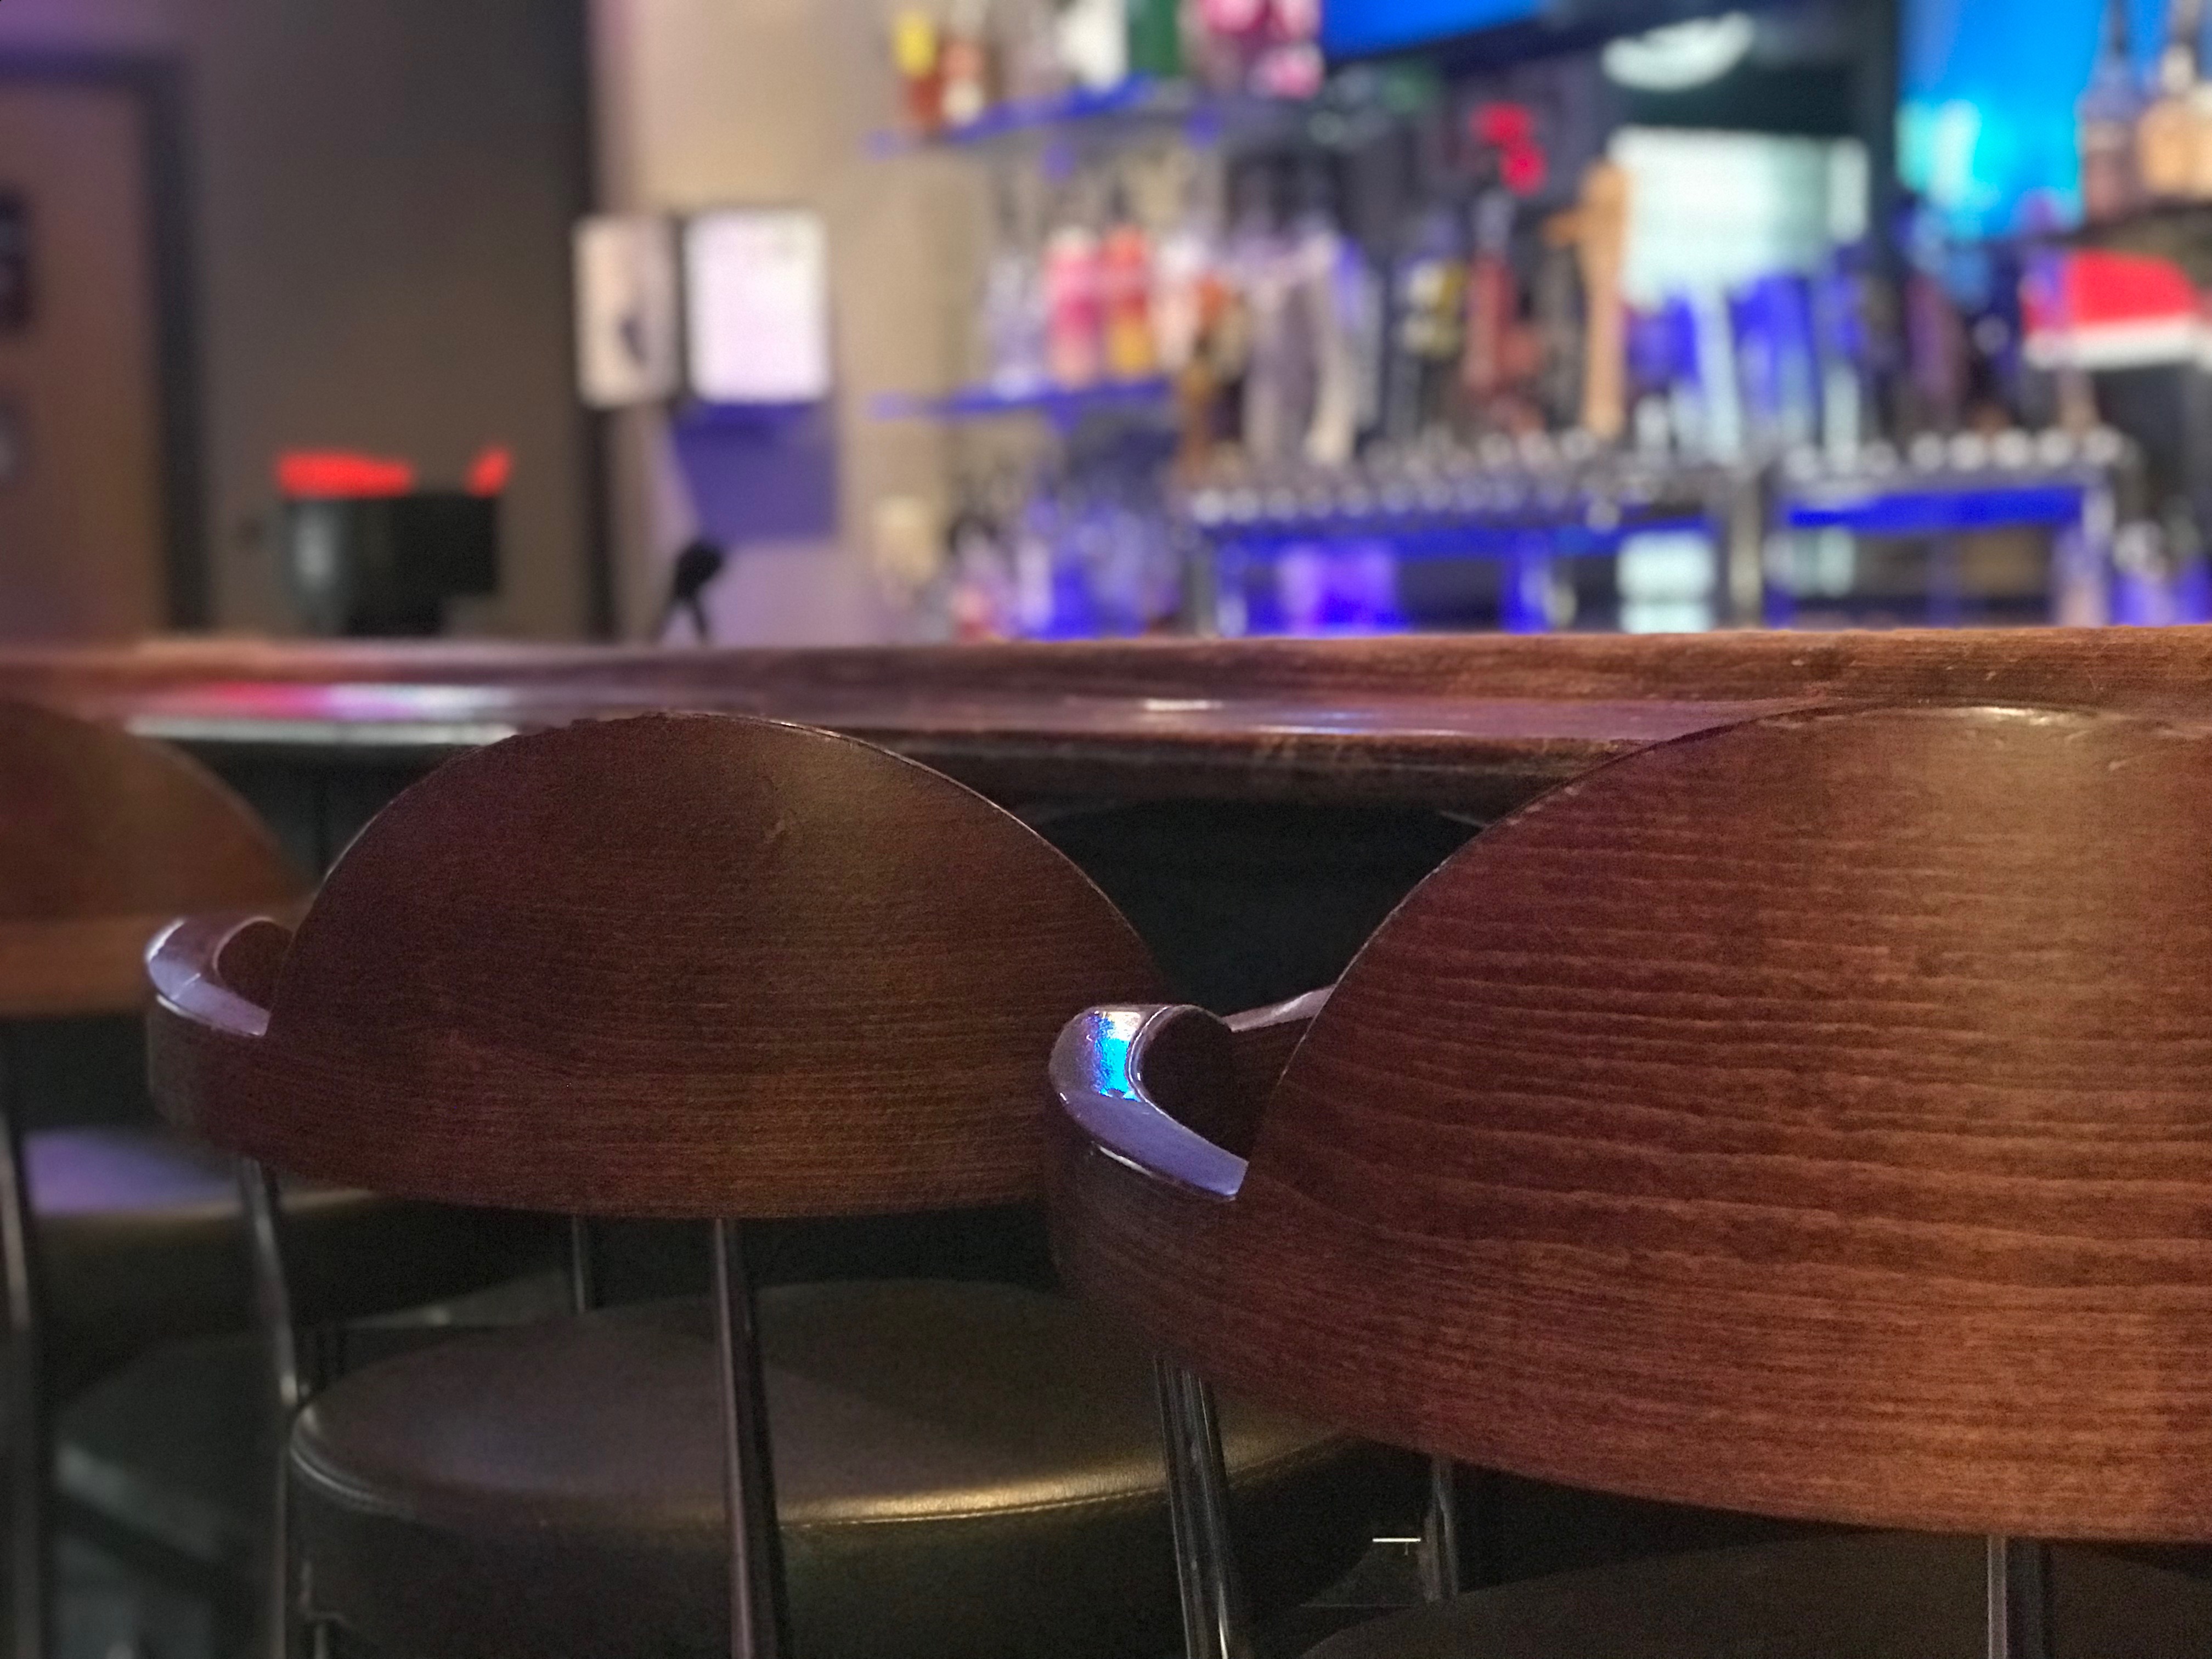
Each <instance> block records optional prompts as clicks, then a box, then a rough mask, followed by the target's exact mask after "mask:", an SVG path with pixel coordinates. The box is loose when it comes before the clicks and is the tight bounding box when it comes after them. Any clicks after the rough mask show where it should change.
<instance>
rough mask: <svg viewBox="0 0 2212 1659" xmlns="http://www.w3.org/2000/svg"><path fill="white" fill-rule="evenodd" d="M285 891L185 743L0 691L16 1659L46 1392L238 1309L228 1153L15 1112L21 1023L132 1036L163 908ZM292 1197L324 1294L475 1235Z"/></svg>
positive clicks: (124, 1105)
mask: <svg viewBox="0 0 2212 1659" xmlns="http://www.w3.org/2000/svg"><path fill="white" fill-rule="evenodd" d="M304 896H305V887H304V884H302V883H301V880H300V878H299V877H298V876H297V875H296V874H295V872H293V871H292V870H291V869H290V868H289V866H288V865H287V864H286V862H285V860H284V859H283V856H282V855H281V854H279V853H278V851H277V849H276V844H275V843H274V842H273V841H271V840H270V836H269V835H268V832H267V831H266V830H265V829H264V828H263V827H262V826H261V824H260V823H258V821H257V820H256V819H255V818H254V817H253V816H252V813H251V812H249V811H247V809H246V807H245V805H243V804H242V803H240V801H239V800H238V799H236V798H235V797H234V796H233V795H232V794H231V793H229V792H228V790H226V789H225V788H224V787H222V785H221V784H220V783H218V782H216V780H215V779H214V778H212V777H210V775H208V774H207V773H205V772H204V771H203V770H201V769H200V768H199V767H197V765H195V764H194V763H191V761H189V760H187V759H185V757H183V756H182V755H179V754H178V753H176V752H175V751H173V750H168V749H166V748H162V747H161V746H159V745H156V744H149V743H143V742H141V741H139V740H138V739H137V738H132V737H131V736H129V735H127V734H126V733H125V732H119V731H116V730H113V729H112V728H109V727H106V726H96V725H92V724H88V723H86V722H83V721H80V720H73V719H70V718H67V717H65V716H63V715H60V714H52V713H49V712H47V711H45V710H43V709H40V708H31V707H27V706H22V705H17V704H5V703H0V1144H4V1155H0V1261H4V1265H5V1276H4V1282H5V1291H6V1297H5V1300H6V1308H5V1318H6V1328H5V1329H6V1339H7V1347H6V1355H7V1376H6V1384H7V1392H6V1412H7V1415H6V1419H5V1420H6V1423H7V1425H8V1448H9V1468H8V1483H9V1540H10V1547H9V1573H8V1598H7V1599H8V1607H9V1614H8V1626H9V1638H10V1641H11V1644H12V1650H13V1651H14V1652H15V1653H16V1654H18V1655H42V1654H43V1653H44V1652H45V1651H46V1626H47V1621H48V1617H49V1613H48V1597H47V1595H46V1588H47V1585H46V1574H47V1570H48V1569H47V1560H48V1554H47V1543H46V1531H47V1513H48V1510H49V1507H50V1501H51V1493H50V1490H49V1483H50V1481H51V1480H52V1472H53V1467H54V1434H53V1424H54V1413H55V1410H56V1407H57V1406H58V1402H59V1401H60V1400H61V1399H62V1398H63V1397H64V1396H65V1395H69V1394H70V1393H72V1392H74V1391H75V1390H76V1389H78V1388H79V1387H81V1386H82V1384H84V1383H86V1382H88V1380H90V1379H92V1378H94V1377H95V1376H99V1375H100V1374H101V1373H102V1372H105V1371H108V1370H111V1369H112V1367H114V1366H116V1365H117V1364H121V1363H123V1362H125V1361H128V1360H131V1359H132V1358H133V1356H136V1355H139V1354H142V1353H143V1352H146V1351H148V1350H149V1349H151V1348H153V1347H154V1346H155V1345H156V1344H158V1343H161V1342H165V1341H168V1340H174V1339H179V1338H182V1337H187V1336H194V1335H203V1334H209V1333H212V1332H223V1331H246V1330H249V1329H250V1328H252V1277H251V1273H250V1267H249V1261H248V1256H247V1252H246V1250H245V1249H243V1248H242V1245H241V1242H240V1232H239V1218H240V1194H239V1190H238V1187H237V1183H236V1181H235V1178H234V1175H233V1173H232V1171H231V1170H230V1169H229V1168H228V1165H227V1164H225V1163H224V1162H223V1161H222V1160H221V1159H219V1158H214V1157H212V1156H210V1153H209V1152H208V1151H207V1149H205V1148H204V1147H202V1146H197V1145H195V1144H191V1143H189V1142H187V1141H185V1140H183V1139H179V1137H178V1136H177V1135H175V1134H174V1133H173V1132H172V1131H170V1130H169V1129H167V1127H164V1126H163V1125H161V1123H160V1121H158V1120H157V1119H155V1117H154V1115H153V1114H152V1112H151V1110H150V1109H149V1108H148V1106H147V1104H146V1103H145V1100H144V1097H143V1091H134V1092H133V1094H132V1096H131V1097H129V1098H126V1099H125V1100H123V1101H121V1102H119V1103H112V1108H113V1109H107V1108H108V1107H109V1105H110V1104H111V1103H102V1105H103V1115H105V1116H106V1118H107V1119H108V1120H109V1121H104V1122H100V1123H98V1124H71V1123H66V1122H46V1121H33V1111H34V1110H35V1109H38V1108H39V1107H40V1105H41V1102H40V1101H39V1100H37V1099H35V1098H33V1096H34V1095H35V1094H36V1091H35V1090H34V1089H33V1087H32V1086H31V1085H30V1081H29V1080H28V1079H27V1078H26V1077H25V1075H24V1073H25V1071H26V1060H27V1044H28V1042H29V1041H30V1038H31V1036H32V1028H33V1026H36V1025H39V1024H41V1023H43V1022H46V1021H51V1020H55V1019H63V1018H67V1019H72V1020H83V1019H91V1018H96V1017H103V1016H105V1017H113V1018H115V1019H116V1021H117V1028H116V1029H117V1032H118V1035H120V1036H126V1037H128V1039H129V1040H130V1041H131V1042H136V1034H135V1032H133V1031H131V1028H130V1027H129V1026H128V1025H127V1024H124V1022H125V1020H127V1019H134V1018H136V1017H137V1015H138V1014H139V1013H140V1012H141V1011H142V1010H143V1006H144V1005H145V1002H146V1000H147V996H146V990H145V978H144V975H145V970H144V965H143V961H144V953H145V947H146V945H147V942H148V940H149V939H151V938H152V937H153V935H154V934H155V933H156V932H157V931H159V929H160V928H161V926H162V924H163V923H164V922H165V921H167V919H168V918H169V917H170V916H172V915H174V914H175V913H176V911H177V910H178V909H179V908H181V907H191V908H229V907H237V908H246V907H264V908H266V907H279V908H283V907H289V906H293V905H295V904H297V903H299V902H302V900H303V898H304ZM133 1112H135V1113H136V1114H137V1115H138V1117H139V1118H141V1119H143V1121H131V1115H132V1114H133ZM292 1196H293V1200H294V1208H295V1213H296V1218H297V1220H296V1230H297V1232H298V1234H299V1242H300V1245H301V1255H302V1257H303V1259H304V1260H305V1261H307V1263H308V1265H309V1267H310V1269H311V1271H312V1272H313V1273H314V1274H315V1276H316V1277H317V1278H318V1279H321V1280H327V1281H331V1282H332V1283H333V1284H334V1285H337V1286H342V1287H343V1288H342V1291H340V1292H339V1293H338V1294H337V1296H336V1297H335V1301H336V1303H337V1304H343V1306H345V1307H349V1308H359V1309H362V1310H382V1309H385V1308H391V1307H399V1306H404V1305H406V1304H408V1303H410V1302H412V1301H420V1300H428V1299H430V1298H432V1297H436V1296H438V1295H441V1294H444V1293H446V1292H447V1291H449V1290H451V1289H452V1288H454V1286H455V1283H456V1267H457V1263H456V1262H455V1261H454V1260H453V1259H452V1258H451V1256H449V1255H445V1254H443V1252H442V1251H441V1245H442V1246H443V1247H446V1248H447V1249H450V1248H451V1247H454V1246H457V1245H459V1243H463V1242H464V1241H465V1240H468V1239H477V1240H478V1241H479V1242H480V1241H481V1230H480V1229H479V1230H477V1231H455V1229H454V1227H453V1225H450V1222H451V1218H440V1217H437V1216H435V1215H434V1214H433V1213H432V1212H428V1211H427V1210H425V1209H422V1208H421V1207H419V1206H406V1207H405V1208H404V1210H402V1209H400V1208H398V1207H397V1206H392V1205H391V1204H390V1203H388V1202H386V1200H380V1199H376V1198H374V1197H372V1196H371V1195H370V1194H366V1193H362V1192H358V1191H348V1190H343V1189H339V1188H327V1187H320V1186H307V1187H302V1188H299V1189H297V1190H296V1191H295V1193H294V1194H293V1195H292ZM395 1220H403V1221H404V1222H405V1223H406V1224H407V1225H406V1228H405V1231H404V1233H402V1234H398V1235H395V1234H394V1233H392V1231H391V1224H392V1223H393V1222H394V1221H395ZM502 1225H504V1224H502ZM469 1282H475V1281H474V1280H472V1279H471V1280H470V1281H469ZM248 1358H249V1359H250V1356H248ZM251 1374H252V1373H251V1371H250V1370H248V1371H247V1372H246V1375H247V1376H251Z"/></svg>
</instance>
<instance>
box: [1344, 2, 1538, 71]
mask: <svg viewBox="0 0 2212 1659" xmlns="http://www.w3.org/2000/svg"><path fill="white" fill-rule="evenodd" d="M1542 9H1544V0H1327V7H1326V9H1325V10H1324V11H1323V13H1322V26H1321V40H1322V49H1323V50H1324V51H1325V52H1328V55H1329V56H1330V57H1332V58H1358V57H1363V56H1365V55H1366V54H1368V53H1370V52H1400V51H1402V50H1404V49H1405V48H1406V47H1408V46H1425V45H1427V44H1428V43H1429V42H1430V41H1432V40H1449V39H1451V38H1452V37H1453V36H1454V35H1457V34H1472V33H1474V31H1476V30H1477V29H1487V28H1496V27H1498V25H1500V24H1502V23H1520V22H1525V21H1528V19H1529V18H1531V17H1534V16H1535V15H1536V14H1537V13H1539V12H1540V11H1541V10H1542Z"/></svg>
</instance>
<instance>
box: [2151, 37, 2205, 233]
mask: <svg viewBox="0 0 2212 1659" xmlns="http://www.w3.org/2000/svg"><path fill="white" fill-rule="evenodd" d="M2203 27H2204V3H2203V0H2171V3H2170V4H2169V5H2168V7H2167V9H2166V49H2165V51H2163V52H2160V54H2159V60H2158V96H2157V97H2156V98H2154V100H2152V101H2151V105H2150V107H2149V108H2148V109H2147V110H2145V111H2144V112H2143V116H2142V126H2141V127H2140V128H2139V129H2138V130H2137V133H2136V168H2137V170H2138V171H2139V173H2141V175H2142V187H2143V191H2144V193H2145V194H2146V195H2148V196H2150V197H2154V198H2156V199H2159V200H2162V201H2180V200H2183V199H2185V198H2186V197H2190V196H2192V195H2194V194H2195V193H2196V190H2197V148H2198V146H2197V126H2198V122H2199V118H2200V116H2199V109H2200V106H2199V104H2198V100H2197V89H2198V82H2199V79H2200V76H2199V72H2198V71H2199V64H2198V63H2197V38H2198V36H2199V35H2200V34H2202V33H2203Z"/></svg>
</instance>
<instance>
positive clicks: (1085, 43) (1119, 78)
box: [1060, 0, 1129, 92]
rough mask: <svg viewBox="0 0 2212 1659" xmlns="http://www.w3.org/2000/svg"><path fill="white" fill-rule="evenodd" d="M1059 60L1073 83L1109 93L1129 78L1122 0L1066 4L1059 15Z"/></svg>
mask: <svg viewBox="0 0 2212 1659" xmlns="http://www.w3.org/2000/svg"><path fill="white" fill-rule="evenodd" d="M1060 62H1061V63H1062V64H1066V68H1067V72H1068V75H1069V76H1070V77H1071V78H1072V79H1073V81H1074V82H1075V83H1076V84H1077V85H1078V86H1079V87H1083V88H1086V89H1087V90H1090V91H1092V92H1105V91H1109V90H1111V89H1112V88H1115V87H1118V86H1120V85H1121V82H1124V81H1126V80H1127V79H1128V78H1129V18H1128V12H1127V5H1126V3H1125V0H1067V4H1066V5H1065V6H1064V7H1062V8H1061V10H1060Z"/></svg>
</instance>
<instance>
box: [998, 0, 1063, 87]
mask: <svg viewBox="0 0 2212 1659" xmlns="http://www.w3.org/2000/svg"><path fill="white" fill-rule="evenodd" d="M993 19H994V23H995V24H996V35H997V42H998V56H999V78H1000V85H1001V87H1002V89H1003V90H1004V92H1005V94H1006V97H1007V98H1008V99H1009V100H1013V101H1015V102H1018V103H1024V104H1032V105H1038V104H1044V103H1048V102H1049V101H1050V100H1053V99H1055V98H1058V97H1060V95H1061V94H1064V93H1065V92H1066V90H1067V86H1068V74H1067V65H1066V63H1065V62H1063V61H1062V59H1061V58H1060V33H1059V19H1060V9H1059V7H1058V6H1057V5H1056V4H1054V0H997V3H996V4H995V6H994V8H993Z"/></svg>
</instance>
